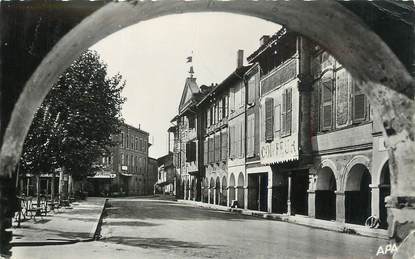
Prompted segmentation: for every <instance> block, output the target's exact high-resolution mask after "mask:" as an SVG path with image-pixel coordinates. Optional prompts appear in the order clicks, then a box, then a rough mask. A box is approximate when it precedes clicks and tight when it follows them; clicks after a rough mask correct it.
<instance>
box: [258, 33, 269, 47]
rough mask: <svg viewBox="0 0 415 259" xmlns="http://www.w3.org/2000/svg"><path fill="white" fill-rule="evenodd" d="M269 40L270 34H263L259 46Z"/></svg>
mask: <svg viewBox="0 0 415 259" xmlns="http://www.w3.org/2000/svg"><path fill="white" fill-rule="evenodd" d="M268 40H269V35H263V36H262V37H261V38H260V39H259V46H262V45H264V44H265V43H267V42H268Z"/></svg>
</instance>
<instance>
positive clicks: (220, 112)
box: [218, 99, 223, 121]
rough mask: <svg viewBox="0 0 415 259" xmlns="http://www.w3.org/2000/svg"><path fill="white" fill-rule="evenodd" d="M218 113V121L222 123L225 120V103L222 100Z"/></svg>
mask: <svg viewBox="0 0 415 259" xmlns="http://www.w3.org/2000/svg"><path fill="white" fill-rule="evenodd" d="M218 113H219V116H218V117H219V118H218V121H221V120H222V118H223V102H222V99H221V100H219V110H218Z"/></svg>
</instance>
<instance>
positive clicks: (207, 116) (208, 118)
mask: <svg viewBox="0 0 415 259" xmlns="http://www.w3.org/2000/svg"><path fill="white" fill-rule="evenodd" d="M209 126H210V109H209V110H207V111H206V128H209Z"/></svg>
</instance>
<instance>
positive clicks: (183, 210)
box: [106, 199, 261, 221]
mask: <svg viewBox="0 0 415 259" xmlns="http://www.w3.org/2000/svg"><path fill="white" fill-rule="evenodd" d="M106 216H107V218H125V219H137V220H148V219H169V220H212V219H215V220H227V221H242V220H261V219H257V218H253V217H249V216H245V215H236V214H229V213H227V212H222V213H221V212H220V211H217V210H208V209H206V208H195V207H191V206H188V205H185V204H180V203H177V202H171V201H162V200H150V199H140V200H135V201H134V202H132V201H131V200H110V201H109V206H108V207H107V208H106Z"/></svg>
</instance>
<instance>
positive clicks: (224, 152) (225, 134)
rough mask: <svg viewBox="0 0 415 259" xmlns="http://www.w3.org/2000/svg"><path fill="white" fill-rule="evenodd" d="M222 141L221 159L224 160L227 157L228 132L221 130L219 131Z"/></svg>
mask: <svg viewBox="0 0 415 259" xmlns="http://www.w3.org/2000/svg"><path fill="white" fill-rule="evenodd" d="M221 140H222V141H221V142H222V153H221V154H222V160H226V159H227V158H228V157H227V156H228V132H227V131H223V132H222V133H221Z"/></svg>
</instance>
